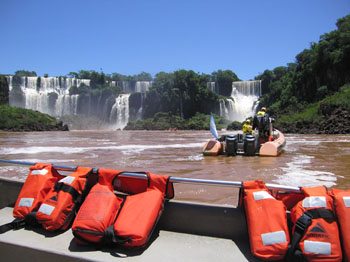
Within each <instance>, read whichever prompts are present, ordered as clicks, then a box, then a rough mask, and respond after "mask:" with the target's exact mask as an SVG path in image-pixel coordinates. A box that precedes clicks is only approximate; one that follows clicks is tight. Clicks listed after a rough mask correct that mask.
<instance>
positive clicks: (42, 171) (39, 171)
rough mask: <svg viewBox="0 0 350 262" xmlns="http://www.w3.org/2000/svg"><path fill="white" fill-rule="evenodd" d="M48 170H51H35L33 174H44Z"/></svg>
mask: <svg viewBox="0 0 350 262" xmlns="http://www.w3.org/2000/svg"><path fill="white" fill-rule="evenodd" d="M47 172H49V170H47V169H41V170H33V171H32V173H31V175H42V176H44V175H46V174H47Z"/></svg>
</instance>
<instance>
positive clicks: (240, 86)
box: [220, 80, 261, 122]
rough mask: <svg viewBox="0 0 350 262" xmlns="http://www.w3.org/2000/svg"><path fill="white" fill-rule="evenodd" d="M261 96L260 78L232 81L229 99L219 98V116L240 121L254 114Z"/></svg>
mask: <svg viewBox="0 0 350 262" xmlns="http://www.w3.org/2000/svg"><path fill="white" fill-rule="evenodd" d="M260 96H261V80H256V81H237V82H233V83H232V93H231V97H230V98H229V99H226V100H223V99H221V100H220V116H222V117H224V118H226V119H228V120H230V121H239V122H242V121H244V120H245V119H247V118H248V117H251V116H253V115H254V113H255V111H256V108H257V106H258V105H259V97H260Z"/></svg>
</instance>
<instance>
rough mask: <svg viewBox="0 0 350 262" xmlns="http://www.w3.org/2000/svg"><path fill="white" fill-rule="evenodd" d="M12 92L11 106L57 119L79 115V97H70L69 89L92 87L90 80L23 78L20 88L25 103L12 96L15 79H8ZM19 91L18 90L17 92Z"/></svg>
mask: <svg viewBox="0 0 350 262" xmlns="http://www.w3.org/2000/svg"><path fill="white" fill-rule="evenodd" d="M7 80H8V83H9V91H10V105H11V106H20V107H23V108H26V109H32V110H36V111H39V112H42V113H45V114H49V115H52V116H55V117H60V116H63V115H76V114H77V105H78V103H77V100H78V95H69V89H70V88H71V87H72V86H73V85H75V86H80V85H81V84H84V85H86V86H89V85H90V80H88V79H74V78H66V77H36V76H33V77H21V78H20V83H18V86H19V88H20V91H21V92H22V93H23V98H24V100H23V101H16V99H15V98H14V96H11V91H13V89H14V87H13V77H12V76H8V77H7ZM17 91H18V90H17Z"/></svg>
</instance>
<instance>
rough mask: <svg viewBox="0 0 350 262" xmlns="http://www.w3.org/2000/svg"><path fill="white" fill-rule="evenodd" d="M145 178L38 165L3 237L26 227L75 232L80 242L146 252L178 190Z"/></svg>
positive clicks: (151, 177) (164, 179)
mask: <svg viewBox="0 0 350 262" xmlns="http://www.w3.org/2000/svg"><path fill="white" fill-rule="evenodd" d="M60 170H62V169H60ZM65 171H66V170H65ZM133 174H135V173H133ZM141 175H142V176H136V177H130V175H127V174H125V173H123V172H121V171H118V170H110V169H99V170H98V172H97V174H96V173H93V172H92V169H91V168H86V167H77V168H76V169H75V170H74V171H73V173H72V174H70V175H68V176H62V175H60V174H59V172H58V170H57V169H56V168H54V167H53V166H52V165H51V164H41V163H37V164H35V165H34V166H31V167H30V172H29V175H28V177H27V179H26V181H25V183H24V184H23V187H22V189H21V191H20V194H19V196H18V198H17V201H16V204H15V207H14V210H13V216H14V217H15V220H14V221H12V222H10V223H8V224H5V225H2V226H0V233H4V232H6V231H8V230H11V229H18V228H21V227H25V226H42V227H43V228H44V229H46V230H48V231H64V230H67V229H68V228H69V227H72V231H73V235H74V236H75V239H76V241H77V242H78V243H93V244H95V245H102V244H103V245H105V244H118V245H120V246H124V247H128V248H134V249H136V248H141V247H144V246H145V245H146V244H147V243H148V241H149V239H150V237H151V234H152V232H153V230H154V228H155V226H156V224H157V222H158V220H159V218H160V216H161V214H162V211H163V209H164V204H165V201H166V200H167V199H170V198H172V197H173V196H174V189H173V185H172V183H170V182H169V179H170V177H169V176H162V175H154V174H151V173H141ZM116 191H117V192H116Z"/></svg>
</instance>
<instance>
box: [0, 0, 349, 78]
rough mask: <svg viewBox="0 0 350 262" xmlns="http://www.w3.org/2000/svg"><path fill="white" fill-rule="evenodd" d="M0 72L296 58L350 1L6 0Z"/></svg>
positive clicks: (260, 63)
mask: <svg viewBox="0 0 350 262" xmlns="http://www.w3.org/2000/svg"><path fill="white" fill-rule="evenodd" d="M0 13H1V15H0V32H1V34H0V57H1V58H0V73H1V74H13V73H14V72H15V71H17V70H22V69H24V70H30V71H36V72H37V74H38V75H39V76H43V75H44V74H49V76H60V75H66V74H68V73H69V72H78V71H79V70H82V69H83V70H95V71H98V72H100V71H101V69H102V70H103V72H105V73H106V74H109V73H113V72H117V73H120V74H125V75H135V74H138V73H140V72H142V71H144V72H148V73H151V74H152V75H155V74H156V73H158V72H161V71H164V72H173V71H175V70H179V69H186V70H194V71H195V72H197V73H207V74H211V73H212V72H214V71H217V70H219V69H222V70H232V71H233V72H235V73H236V74H237V76H238V77H239V78H240V79H242V80H249V79H253V78H254V77H255V76H257V75H258V74H259V73H262V72H263V71H264V70H265V69H270V70H271V69H273V68H275V67H277V66H285V65H287V63H290V62H295V56H296V55H297V54H298V53H300V52H301V51H302V50H304V49H305V48H309V47H310V43H311V42H318V41H319V37H320V35H322V34H324V33H327V32H330V31H332V30H335V29H336V25H335V23H336V21H337V19H338V18H341V17H344V16H346V15H347V14H349V13H350V1H349V0H293V1H287V0H215V1H214V0H213V1H209V0H114V1H112V0H95V1H92V0H70V1H67V0H49V1H47V0H31V1H28V0H1V1H0Z"/></svg>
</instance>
